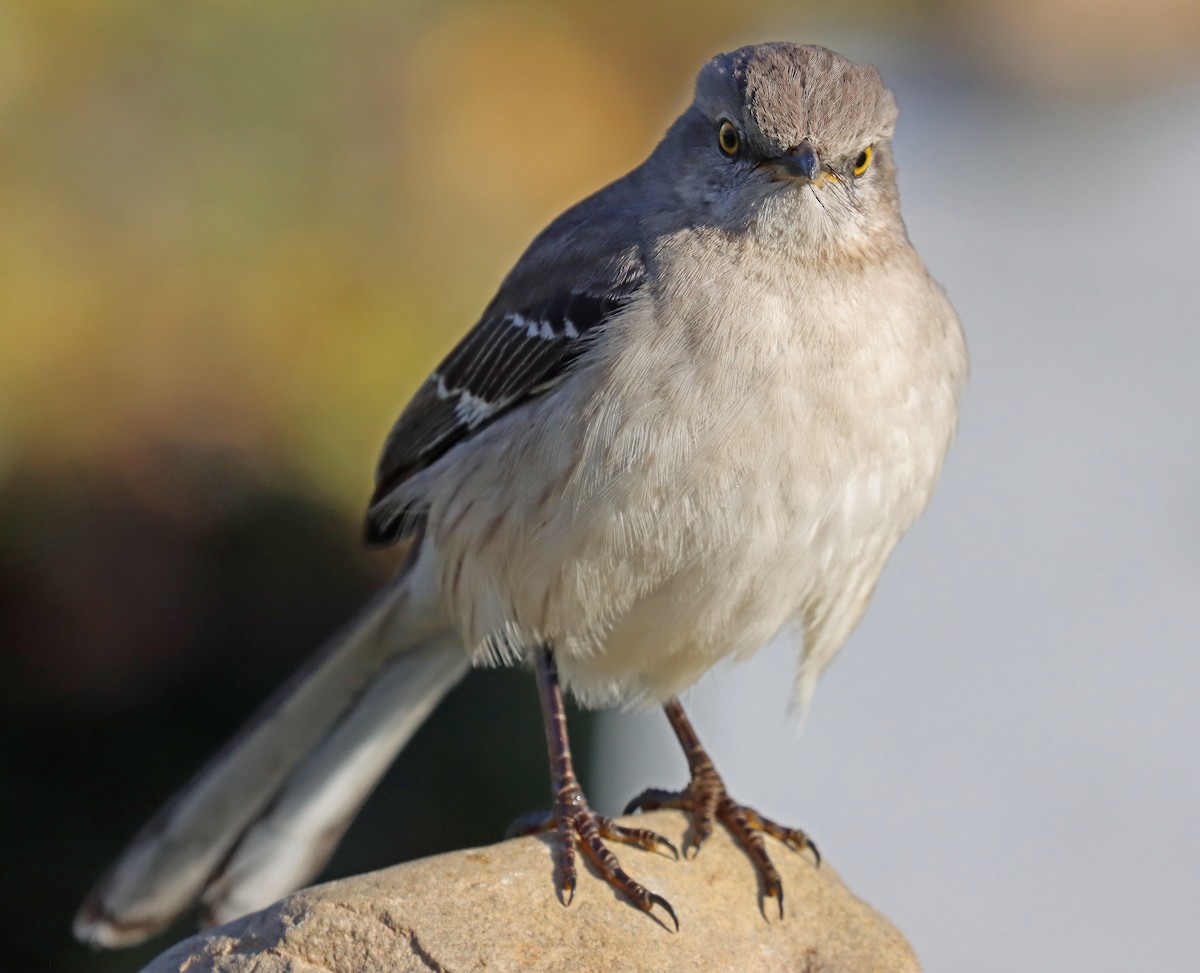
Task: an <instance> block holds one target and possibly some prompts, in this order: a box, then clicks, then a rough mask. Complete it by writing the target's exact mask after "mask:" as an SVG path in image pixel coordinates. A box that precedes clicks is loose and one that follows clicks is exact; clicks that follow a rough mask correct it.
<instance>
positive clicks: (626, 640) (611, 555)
mask: <svg viewBox="0 0 1200 973" xmlns="http://www.w3.org/2000/svg"><path fill="white" fill-rule="evenodd" d="M916 270H919V271H920V275H919V276H917V275H916V274H915V273H914V268H913V267H912V266H911V265H910V266H906V265H904V264H900V265H898V266H897V267H896V268H895V270H894V271H893V272H894V273H895V274H896V275H897V277H898V278H899V279H901V281H905V280H907V283H905V284H904V286H905V287H906V288H907V289H908V292H909V294H910V295H911V300H907V301H905V302H902V306H897V303H896V302H895V301H894V300H893V301H888V302H883V301H881V300H876V299H875V298H874V294H875V293H876V291H875V289H860V292H859V293H858V294H857V296H856V298H855V300H852V301H847V300H846V293H845V288H844V287H843V288H840V289H839V290H837V291H835V290H834V289H833V288H831V287H830V286H829V285H828V283H827V282H822V281H821V280H820V279H817V280H814V281H806V280H802V279H793V280H791V281H789V282H787V285H786V286H782V287H781V286H780V281H778V280H767V279H753V278H750V279H749V286H739V287H738V288H737V289H736V293H738V294H739V295H740V299H739V305H738V306H736V307H730V306H729V304H728V302H727V301H728V294H729V293H730V292H731V290H730V288H729V287H727V286H726V281H725V280H723V279H722V276H721V274H722V272H724V273H738V274H743V280H746V278H745V276H744V273H743V269H742V268H737V267H732V268H724V270H722V269H721V268H713V267H712V266H711V265H710V264H706V263H702V262H697V264H696V265H695V266H694V267H691V268H688V267H676V268H672V272H671V273H668V274H666V275H665V276H666V278H667V279H668V280H670V281H674V282H675V286H676V288H677V290H676V291H675V292H671V291H670V290H668V291H667V292H665V293H664V292H660V293H658V294H654V295H649V294H647V295H645V296H644V297H643V298H642V299H641V300H640V301H638V302H635V303H634V304H633V305H632V306H631V307H630V309H629V310H628V312H627V313H626V314H624V315H623V316H622V317H621V318H619V319H618V320H617V321H615V322H613V324H612V325H611V326H610V332H609V333H608V334H607V335H606V339H605V341H604V343H603V344H602V345H600V346H598V347H597V348H596V349H595V350H596V354H595V355H594V356H593V360H592V362H591V363H590V364H589V366H588V367H587V368H586V369H584V370H583V371H581V372H580V373H579V374H578V375H577V376H576V380H575V381H573V382H571V383H567V384H566V385H564V386H563V387H562V388H561V389H560V390H558V391H556V392H555V393H554V394H553V395H551V396H547V397H546V398H544V399H543V400H541V401H540V402H538V403H536V404H535V405H534V406H533V407H531V408H530V409H528V410H525V412H524V414H522V415H520V416H517V415H514V416H513V417H510V418H509V419H506V420H504V421H503V422H502V423H498V424H497V426H496V427H495V428H494V429H493V430H492V431H490V433H488V434H485V435H483V436H481V437H480V441H479V442H478V443H477V444H476V445H475V447H474V448H473V449H472V450H471V451H470V452H469V453H468V454H466V455H464V457H463V458H462V459H461V460H460V461H459V462H458V463H456V464H455V466H456V467H457V469H456V470H454V471H451V473H450V474H449V476H448V483H447V486H446V490H447V491H448V492H447V495H448V496H449V497H450V498H451V499H450V500H449V501H448V502H444V503H442V504H438V505H435V508H434V509H433V511H432V512H431V521H430V525H431V536H432V537H433V538H434V540H435V542H436V543H437V544H438V545H439V547H440V549H441V551H442V553H443V564H444V569H443V582H442V584H443V589H444V592H445V597H446V600H447V602H448V604H449V605H450V606H451V607H450V612H451V616H452V617H454V618H455V619H456V621H457V623H458V626H459V628H460V630H461V631H463V634H464V636H465V637H466V638H467V640H468V644H469V645H476V646H480V647H481V649H480V651H484V652H492V653H495V652H496V651H497V647H498V646H499V647H501V648H503V647H504V646H510V647H511V646H519V645H521V644H524V643H528V642H531V641H536V640H542V639H546V640H550V641H552V642H553V643H554V644H555V646H556V648H557V653H558V657H559V664H560V670H561V672H562V675H563V677H564V680H565V681H566V682H567V683H568V684H569V685H570V686H571V687H572V688H573V689H574V690H575V691H576V693H577V694H579V695H580V696H582V697H583V698H584V699H585V700H587V701H589V702H594V703H607V702H611V701H613V700H615V699H618V698H619V699H623V700H626V701H627V700H629V699H630V698H631V697H637V696H643V697H645V698H648V699H651V698H652V699H661V698H664V697H665V696H669V695H672V694H674V693H677V692H679V691H680V690H681V689H683V688H685V687H686V686H687V685H689V684H690V683H691V682H693V681H695V679H696V678H698V677H699V676H700V675H701V674H702V673H703V672H704V671H705V670H706V669H708V668H709V667H710V666H711V665H712V664H713V663H714V662H716V661H717V660H719V659H720V658H723V657H726V656H744V655H746V654H748V653H750V652H753V651H755V650H756V649H758V648H759V647H760V646H761V645H762V644H763V643H765V642H766V641H768V640H769V639H770V638H771V637H773V636H774V635H775V634H776V633H777V632H778V631H779V630H780V629H781V628H782V627H784V626H786V625H788V624H789V622H798V623H799V624H800V625H802V626H803V627H805V628H807V630H808V631H807V632H806V636H807V641H808V642H809V643H810V645H811V644H823V643H822V642H821V638H822V635H821V633H822V632H825V631H840V638H844V636H845V631H848V627H849V626H850V625H852V624H853V621H854V620H856V619H857V613H861V603H863V602H865V594H866V593H867V592H869V589H870V586H872V585H873V584H874V581H875V578H876V577H877V575H878V573H879V570H880V569H881V567H882V564H883V561H884V560H885V559H886V556H887V554H888V552H889V551H890V550H891V548H892V546H893V545H894V544H895V543H896V541H897V540H898V539H899V536H900V535H901V534H902V533H903V531H904V530H905V529H906V528H907V527H908V525H909V524H910V523H911V521H912V519H913V518H914V517H916V515H917V514H918V513H919V512H920V510H921V509H922V508H923V507H924V505H925V503H926V502H927V500H928V497H929V493H930V491H931V489H932V485H933V481H934V480H935V479H936V476H937V472H938V469H939V468H940V464H941V460H942V456H943V454H944V452H945V448H946V444H947V442H948V440H949V437H950V435H951V432H952V430H953V425H954V400H955V397H956V394H957V388H958V385H959V384H960V383H961V377H958V376H956V375H955V374H954V372H955V366H954V363H953V359H954V357H955V353H954V348H953V345H954V342H953V340H952V339H951V338H947V334H948V329H947V321H949V322H951V323H952V322H953V318H952V317H950V318H947V314H951V313H952V312H948V309H947V307H946V306H945V304H944V298H942V297H941V296H940V292H938V291H937V290H936V288H934V287H932V286H931V285H929V284H928V283H927V282H926V280H925V278H924V272H923V270H921V269H920V267H919V264H918V265H916ZM876 279H878V278H876ZM890 283H891V284H894V282H890ZM890 291H891V293H892V294H895V293H896V287H895V286H890ZM723 301H724V302H725V303H722V302H723ZM956 327H957V326H956V325H955V331H956ZM452 480H453V481H456V482H453V485H451V481H452ZM451 490H452V491H453V492H452V493H451V492H449V491H451ZM435 492H437V491H435ZM480 498H482V499H480ZM847 592H848V593H847ZM849 615H853V618H852V620H851V621H850V622H849V623H848V624H847V623H846V621H845V619H846V617H848V616H849ZM843 630H844V631H843ZM498 632H500V633H505V634H507V636H508V638H507V641H505V640H504V639H497V638H496V637H495V636H496V633H498ZM839 644H840V640H839Z"/></svg>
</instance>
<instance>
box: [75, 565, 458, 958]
mask: <svg viewBox="0 0 1200 973" xmlns="http://www.w3.org/2000/svg"><path fill="white" fill-rule="evenodd" d="M427 614H428V613H426V612H424V611H423V606H421V605H420V604H418V603H417V601H416V600H415V599H414V598H413V596H412V595H411V593H410V591H409V589H408V586H407V585H406V584H405V583H404V582H403V581H399V582H397V583H394V584H393V585H392V586H391V587H389V588H388V589H386V590H385V591H384V592H382V593H381V594H380V595H379V596H378V597H377V598H376V599H375V600H374V601H373V602H371V604H370V605H368V606H367V608H366V609H365V610H364V611H363V612H362V614H361V615H360V616H359V617H358V618H357V619H356V620H355V621H354V622H352V623H351V624H350V626H348V628H347V629H346V630H345V631H344V632H342V633H341V634H340V635H339V636H337V637H336V638H335V639H334V640H333V641H332V642H330V643H329V645H328V647H327V648H326V649H325V650H323V651H322V652H321V653H319V654H318V656H317V657H316V658H315V659H314V660H313V661H312V662H311V663H310V664H309V665H308V666H306V667H305V668H304V669H303V670H301V672H300V673H298V674H297V676H296V677H295V678H293V679H292V680H291V681H290V682H289V683H288V684H287V685H286V686H285V687H284V688H283V689H282V690H280V692H278V693H277V694H276V695H275V696H274V697H273V698H272V699H271V701H270V702H268V703H267V705H266V706H264V707H263V709H262V710H261V711H260V712H259V713H258V715H257V716H256V717H255V718H254V719H252V720H251V721H250V723H249V724H248V725H247V726H246V727H245V728H244V729H243V730H242V731H241V732H240V733H239V734H238V735H237V736H236V737H235V738H234V739H233V740H232V741H231V742H230V743H229V745H228V746H226V747H225V749H224V750H223V751H222V752H221V753H219V754H218V755H217V756H216V757H215V758H214V759H213V760H212V761H210V762H209V764H208V765H207V766H205V767H204V768H203V769H202V770H201V771H200V772H199V773H198V774H196V776H195V777H193V778H192V780H191V781H190V782H189V783H188V784H187V785H185V787H184V788H183V789H182V790H181V791H180V792H179V793H178V794H177V795H176V796H175V797H174V798H173V799H172V800H171V801H170V802H169V803H168V804H167V805H166V806H165V807H163V808H162V810H161V811H159V813H158V814H157V815H155V817H154V818H152V819H151V821H150V822H149V823H148V824H147V825H146V826H145V827H144V828H143V829H142V830H141V832H139V834H138V835H137V836H136V837H135V838H134V839H133V841H132V842H131V843H130V845H129V846H128V847H127V848H126V849H125V851H124V853H123V854H122V855H121V856H120V857H119V858H118V859H117V861H116V862H115V863H114V864H113V866H112V867H111V868H110V869H109V871H108V872H107V873H106V874H105V875H104V876H103V877H102V878H101V879H100V881H99V882H98V883H97V885H96V887H95V888H94V889H93V890H92V891H91V893H90V894H89V895H88V897H87V899H86V900H85V901H84V903H83V905H82V907H81V908H80V910H79V913H78V914H77V915H76V917H75V925H74V931H75V935H76V936H77V937H78V938H79V939H81V940H84V941H86V942H91V943H94V944H96V945H101V946H125V945H131V944H133V943H137V942H140V941H142V940H143V939H147V938H149V937H150V936H152V935H153V934H154V933H156V932H158V931H159V930H160V929H162V928H163V927H164V926H166V925H167V924H169V923H170V922H171V921H172V920H173V919H175V918H176V917H177V916H178V915H180V914H181V913H183V912H184V911H186V910H188V909H189V908H191V907H192V906H194V905H195V904H196V903H197V902H198V901H199V900H200V898H201V896H202V895H206V894H207V895H212V896H214V897H215V898H216V899H217V901H218V902H222V901H224V900H223V899H222V896H221V895H220V894H218V892H217V891H216V889H217V888H218V887H226V886H228V888H230V889H231V890H237V889H242V888H245V887H246V886H244V885H241V884H237V883H234V884H232V885H229V884H228V878H227V876H230V875H233V874H243V873H245V874H250V873H253V872H255V871H257V872H261V871H262V870H263V868H264V867H265V866H264V865H260V866H258V868H257V869H250V870H249V872H247V871H246V868H247V866H246V865H245V864H242V863H244V862H248V861H249V860H250V858H249V857H247V856H250V857H253V856H252V852H251V850H252V849H257V848H260V847H267V846H264V845H262V843H261V841H259V840H257V839H256V841H255V842H254V843H253V844H251V845H249V846H245V847H246V849H247V850H245V851H243V850H242V849H243V843H242V840H243V837H244V836H247V834H248V832H249V833H250V834H251V835H253V834H254V833H255V826H256V823H257V822H259V821H260V819H261V820H263V821H272V820H275V817H274V815H275V813H276V812H277V811H278V810H279V809H281V808H284V807H290V806H292V805H291V804H289V802H288V795H289V794H293V793H300V792H299V791H297V790H296V787H297V786H301V785H302V784H303V781H305V780H310V779H312V778H314V777H315V774H316V773H317V772H318V771H323V770H324V769H325V767H323V766H322V765H323V764H328V765H329V766H332V764H333V762H334V761H333V757H334V756H336V754H337V752H338V751H337V745H336V744H334V743H332V742H331V741H332V740H341V741H343V742H342V744H341V746H342V747H343V749H344V750H345V749H349V750H351V751H355V752H356V754H357V755H358V757H359V759H360V760H362V761H364V763H363V765H364V767H366V768H367V770H369V771H370V773H369V774H368V776H369V778H370V779H369V780H367V777H363V778H362V781H361V782H360V785H359V788H358V789H359V790H361V791H362V797H360V798H359V799H358V802H359V803H361V800H362V799H363V798H365V796H366V794H367V793H368V792H369V790H370V787H371V786H373V785H374V783H375V782H376V781H377V780H378V777H379V776H380V774H382V769H383V768H385V767H386V763H384V764H383V768H381V769H379V770H378V772H376V771H375V769H374V768H375V767H376V766H377V765H378V764H380V763H381V761H382V756H383V751H384V749H385V748H386V747H390V750H388V752H389V753H390V754H391V755H392V756H394V755H395V753H396V752H397V751H398V750H399V749H400V747H402V746H403V745H404V743H405V742H406V741H407V739H408V737H409V736H410V735H411V734H412V732H413V731H415V729H416V727H417V726H418V725H419V723H420V720H421V719H423V718H424V716H425V715H427V714H428V712H429V710H430V709H432V707H433V705H434V704H435V703H436V702H437V700H438V699H440V698H441V696H442V695H444V694H445V693H446V691H448V690H449V688H450V687H451V686H452V685H453V684H454V682H456V681H457V680H458V678H460V677H461V675H462V672H463V671H464V670H465V666H466V663H465V655H464V654H462V653H461V651H460V652H458V653H456V652H454V651H452V650H451V649H450V648H449V645H450V644H452V643H450V642H449V641H448V639H447V637H446V633H445V629H444V627H442V626H441V625H440V624H431V619H428V618H427ZM381 676H383V677H384V678H383V686H384V687H390V688H391V691H392V693H393V698H394V699H395V700H398V701H399V702H400V703H401V704H407V705H409V706H411V707H412V709H411V712H410V713H409V714H408V716H407V718H406V717H405V716H404V715H402V714H395V716H394V718H392V719H389V721H388V723H389V725H388V731H389V732H390V738H389V739H388V740H387V741H386V744H383V745H380V746H377V747H373V746H372V745H371V744H372V741H371V739H370V737H369V734H368V733H367V732H366V725H365V724H367V723H370V725H371V726H374V725H375V724H376V723H382V722H383V717H382V713H381V712H380V707H381V705H382V704H383V696H384V694H385V689H380V688H378V687H377V685H376V680H377V679H379V678H380V677H381ZM401 676H404V677H407V678H412V679H414V680H415V681H414V690H413V691H412V692H404V691H401V690H400V688H399V687H398V682H399V680H400V678H401ZM368 703H369V705H368V708H367V709H366V710H363V709H362V708H361V707H362V705H363V704H368ZM371 714H374V715H373V716H372V715H371ZM372 721H373V722H372ZM355 728H360V729H357V730H356V729H355ZM331 732H332V736H331ZM356 733H357V744H356V746H352V745H351V744H354V743H355V734H356ZM369 751H370V752H372V753H373V760H366V758H365V757H363V756H362V754H365V753H366V752H369ZM364 773H366V771H364ZM371 775H373V776H371ZM294 783H295V785H296V786H293V784H294ZM363 784H365V786H362V785H363ZM309 790H310V791H313V787H311V786H310V787H309ZM327 791H328V788H325V787H324V786H321V787H319V788H317V789H316V793H326V792H327ZM277 796H278V797H279V800H278V801H277ZM293 801H294V798H293ZM355 806H357V805H355ZM281 820H282V819H281ZM346 824H348V816H347V821H346V822H345V823H342V824H340V826H338V827H336V828H335V829H334V832H333V840H334V841H336V838H338V837H340V835H341V832H342V831H343V830H344V828H345V826H346ZM310 832H311V828H310ZM264 833H265V832H264ZM274 845H275V846H276V847H278V845H279V841H278V840H276V841H275V842H274ZM331 850H332V848H331V847H330V848H329V849H327V850H326V852H325V854H328V851H331ZM310 856H311V857H310V859H309V862H310V865H311V864H312V863H315V864H316V867H317V868H319V867H320V864H321V863H322V862H323V860H324V859H323V858H321V857H320V856H316V855H311V853H310ZM231 867H232V868H233V871H231ZM290 874H292V875H296V876H301V879H300V880H301V881H303V880H304V878H307V877H311V872H309V871H306V869H304V868H300V867H294V868H293V869H291V872H290ZM214 881H215V883H216V884H215V885H214ZM210 886H211V887H212V888H213V889H214V891H212V892H209V893H206V890H207V889H209V888H210ZM263 887H264V888H266V887H267V885H264V886H263ZM270 887H272V888H276V887H279V885H278V882H276V883H275V884H274V885H271V886H270ZM286 891H290V889H285V890H284V892H286ZM281 894H283V893H281ZM235 898H236V896H235ZM250 898H252V899H253V898H255V897H254V896H251V897H250ZM219 912H220V914H222V915H224V914H226V912H227V909H226V908H225V907H224V906H222V907H221V909H220V910H219Z"/></svg>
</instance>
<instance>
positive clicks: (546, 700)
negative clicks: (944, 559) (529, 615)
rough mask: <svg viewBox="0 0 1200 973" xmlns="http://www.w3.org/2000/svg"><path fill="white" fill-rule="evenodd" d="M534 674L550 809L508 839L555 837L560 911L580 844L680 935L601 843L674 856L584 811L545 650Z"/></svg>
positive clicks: (655, 839) (639, 832)
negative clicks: (551, 800) (546, 755)
mask: <svg viewBox="0 0 1200 973" xmlns="http://www.w3.org/2000/svg"><path fill="white" fill-rule="evenodd" d="M535 668H536V671H537V682H538V694H539V696H540V697H541V702H542V722H543V723H544V725H545V728H546V747H547V749H548V750H549V752H550V786H551V789H552V790H553V792H554V807H553V809H552V810H551V811H550V812H549V813H548V814H547V813H542V814H535V815H528V816H526V817H524V818H521V819H520V820H519V821H516V822H514V823H513V825H512V827H510V828H509V835H510V836H511V835H520V834H535V833H538V832H543V831H555V832H557V844H558V873H559V874H558V881H559V894H560V895H561V896H562V897H563V904H564V905H569V904H570V902H571V899H572V898H573V897H574V895H575V876H576V873H575V843H576V842H577V841H578V843H579V845H580V847H581V848H582V849H583V851H584V854H586V855H587V856H588V858H589V859H591V862H592V864H593V865H595V866H596V870H597V871H599V872H600V874H601V875H603V876H604V878H605V879H606V880H607V881H608V883H609V884H610V885H612V886H613V887H614V888H616V889H617V890H618V891H619V892H621V894H623V895H624V896H625V897H626V898H627V899H629V901H630V902H632V903H633V904H634V905H636V906H637V907H638V908H639V909H641V910H642V911H643V912H650V911H651V910H652V909H653V908H654V906H655V905H656V904H657V905H661V906H662V907H663V909H665V910H666V912H667V914H668V915H669V916H670V917H671V921H672V922H674V923H675V928H676V929H678V928H679V920H678V919H677V918H676V917H675V910H674V909H672V908H671V903H669V902H668V901H667V900H666V899H664V898H663V897H662V896H661V895H658V894H657V893H655V892H651V891H649V890H647V889H646V888H645V887H644V886H642V885H641V884H639V883H638V882H636V881H635V880H634V879H632V878H630V876H629V875H628V873H626V871H625V870H624V869H623V868H621V865H620V862H618V861H617V856H616V855H614V854H613V853H612V852H611V851H609V850H608V848H607V847H605V844H604V840H603V839H605V838H609V839H611V840H613V841H622V842H625V843H626V844H631V845H638V846H639V847H642V848H645V849H648V850H656V849H659V848H662V849H666V850H669V851H670V852H671V853H672V854H673V855H674V856H675V857H676V858H678V857H679V853H678V851H676V849H675V846H674V845H673V844H671V842H669V841H668V840H667V839H666V838H664V837H663V836H662V835H660V834H656V833H655V832H653V831H649V830H647V829H645V828H626V827H623V826H621V825H619V824H617V823H616V822H614V821H613V820H612V819H611V818H606V817H604V816H603V815H600V814H597V813H596V812H595V811H593V810H592V809H591V808H590V807H589V806H588V802H587V798H586V797H584V795H583V788H581V787H580V786H579V781H578V780H577V779H576V777H575V768H574V764H573V763H572V760H571V747H570V744H569V743H568V741H567V711H566V707H565V706H564V704H563V695H562V688H561V687H560V686H559V684H558V666H557V665H556V664H555V661H554V654H553V652H552V651H551V649H550V648H549V647H548V646H543V647H541V648H539V649H538V650H537V654H536V664H535Z"/></svg>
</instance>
